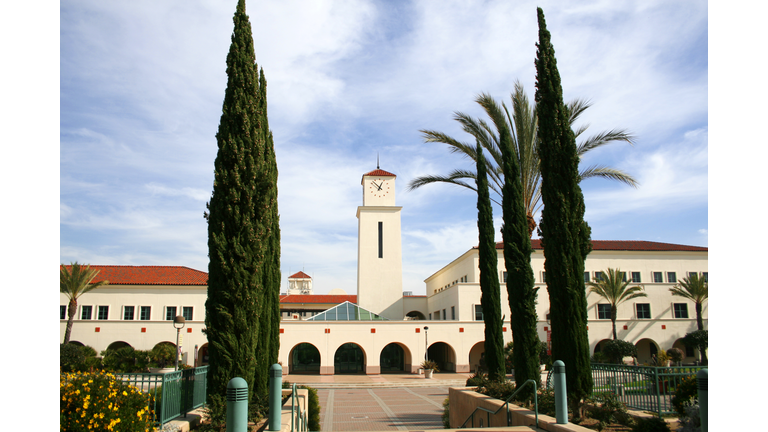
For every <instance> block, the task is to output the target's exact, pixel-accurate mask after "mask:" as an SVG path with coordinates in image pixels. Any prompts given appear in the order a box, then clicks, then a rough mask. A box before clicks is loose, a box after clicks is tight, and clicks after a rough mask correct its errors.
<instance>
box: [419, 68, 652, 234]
mask: <svg viewBox="0 0 768 432" xmlns="http://www.w3.org/2000/svg"><path fill="white" fill-rule="evenodd" d="M475 102H477V103H478V104H479V105H480V106H482V107H483V109H484V110H485V112H486V113H487V114H488V117H490V118H491V119H492V123H493V127H491V125H489V124H488V123H486V122H485V120H482V119H476V118H473V117H471V116H469V115H467V114H464V113H461V112H456V113H455V115H454V119H455V120H456V121H458V122H459V123H461V125H462V128H463V130H464V131H465V132H467V133H469V134H470V135H472V136H473V137H474V138H475V141H476V142H479V143H480V145H481V146H482V148H484V149H485V150H486V151H487V152H488V153H490V155H491V157H490V158H486V159H485V160H486V164H487V166H488V169H487V172H488V179H489V184H488V185H489V188H490V189H491V190H493V191H494V192H496V194H497V195H498V196H499V197H500V196H501V186H502V185H503V184H504V178H503V176H504V173H503V170H502V161H501V151H500V150H499V137H500V135H501V134H500V131H501V129H502V128H506V129H507V130H508V131H509V134H510V136H511V137H512V147H513V148H512V150H513V154H514V156H515V157H516V158H517V161H518V165H519V166H520V176H521V180H522V184H523V201H524V205H525V210H526V214H527V217H528V231H529V234H533V230H534V229H535V228H536V222H535V221H534V218H533V216H534V215H535V214H536V213H537V212H538V211H539V210H540V209H541V206H542V203H541V173H540V171H539V156H538V154H537V152H536V146H537V141H536V136H537V134H536V130H537V127H538V118H537V116H536V107H535V106H533V105H532V104H531V103H530V102H529V100H528V97H527V96H526V94H525V91H524V89H523V86H522V84H520V82H515V91H514V92H513V93H512V115H510V113H509V110H508V109H507V106H506V105H505V104H504V103H502V104H501V106H499V105H498V104H497V103H496V101H495V100H494V99H493V98H492V97H491V96H490V95H488V94H487V93H483V94H481V95H479V96H478V97H477V98H476V99H475ZM590 106H591V104H590V103H589V102H588V101H585V100H582V99H577V100H575V101H573V102H570V103H568V104H567V107H566V108H567V109H568V113H569V123H570V124H571V126H573V124H574V123H575V122H576V120H577V119H578V118H579V116H580V115H581V114H582V113H583V112H584V111H585V110H586V109H587V108H589V107H590ZM493 119H497V120H498V121H497V120H493ZM587 127H588V125H583V126H581V127H579V128H578V129H576V130H574V134H575V135H576V137H577V138H578V137H579V136H580V135H581V134H582V133H583V132H584V131H585V130H586V129H587ZM420 132H421V133H422V136H423V137H424V141H425V142H437V143H443V144H447V145H448V146H449V150H450V151H451V152H452V153H459V154H461V155H464V156H466V157H468V158H470V159H472V160H473V161H474V162H475V163H476V162H477V151H476V149H475V144H474V143H464V142H461V141H458V140H456V139H455V138H452V137H450V136H448V135H446V134H444V133H442V132H438V131H433V130H421V131H420ZM633 140H634V137H633V136H632V135H630V134H629V133H628V132H627V131H625V130H623V129H622V130H616V129H614V130H611V131H608V132H601V133H598V134H597V135H594V136H592V137H589V138H588V139H586V140H584V141H582V142H580V143H579V144H578V149H577V151H578V155H579V157H581V156H583V155H584V154H586V153H587V152H588V151H590V150H592V149H595V148H597V147H600V146H602V145H605V144H608V143H612V142H615V141H626V142H628V143H629V144H630V145H633V144H634V141H633ZM579 175H580V177H581V180H583V179H587V178H592V177H602V178H608V179H612V180H617V181H620V182H622V183H625V184H628V185H630V186H632V187H637V185H638V183H637V181H636V180H635V179H634V178H633V177H632V176H631V175H629V174H626V173H624V172H622V171H620V170H618V169H615V168H611V167H607V166H604V165H592V166H589V167H587V168H585V169H583V170H581V171H580V173H579ZM470 179H472V180H475V181H476V180H477V173H476V172H474V171H472V170H464V169H456V170H453V171H452V172H451V173H450V174H448V175H447V176H441V175H425V176H421V177H417V178H415V179H413V180H411V182H410V183H409V185H408V189H409V190H413V189H417V188H419V187H421V186H424V185H426V184H430V183H450V184H454V185H458V186H462V187H465V188H469V189H472V190H474V191H477V188H476V187H475V181H473V182H467V180H470ZM492 201H493V202H495V203H496V204H499V201H498V200H496V199H493V198H492Z"/></svg>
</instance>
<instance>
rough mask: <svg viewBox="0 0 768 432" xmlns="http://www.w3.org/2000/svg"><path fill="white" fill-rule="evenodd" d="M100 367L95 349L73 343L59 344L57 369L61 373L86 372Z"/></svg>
mask: <svg viewBox="0 0 768 432" xmlns="http://www.w3.org/2000/svg"><path fill="white" fill-rule="evenodd" d="M100 365H101V361H100V360H99V359H98V358H97V357H96V350H95V349H93V348H91V347H89V346H81V345H77V344H73V343H68V344H59V367H60V368H61V371H62V372H86V371H90V370H92V369H97V368H99V366H100Z"/></svg>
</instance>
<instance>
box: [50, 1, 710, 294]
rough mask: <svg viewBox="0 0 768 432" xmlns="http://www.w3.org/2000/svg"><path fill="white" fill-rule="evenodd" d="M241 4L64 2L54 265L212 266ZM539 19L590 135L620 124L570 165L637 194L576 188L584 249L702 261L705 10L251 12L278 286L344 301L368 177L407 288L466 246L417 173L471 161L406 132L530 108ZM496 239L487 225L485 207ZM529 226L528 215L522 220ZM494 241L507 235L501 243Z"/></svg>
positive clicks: (498, 4) (459, 7) (337, 5)
mask: <svg viewBox="0 0 768 432" xmlns="http://www.w3.org/2000/svg"><path fill="white" fill-rule="evenodd" d="M235 4H236V2H235V1H228V2H223V1H218V0H216V1H213V0H211V1H195V0H187V1H164V2H156V1H143V0H138V1H131V2H103V1H87V0H81V1H67V2H62V3H61V8H60V93H59V94H60V125H59V138H60V154H59V157H60V160H59V165H58V168H59V170H60V172H59V179H60V208H59V218H60V220H59V230H60V245H59V259H60V262H63V263H69V262H70V261H79V262H86V263H91V264H124V265H183V266H188V267H192V268H195V269H199V270H203V271H207V266H208V257H207V227H206V222H205V220H204V219H203V211H204V210H205V203H206V201H207V200H208V199H209V198H210V194H211V190H212V182H213V161H214V158H215V156H216V140H215V134H216V130H217V127H218V122H219V118H220V115H221V104H222V101H223V97H224V90H225V87H226V64H225V59H226V55H227V51H228V49H229V45H230V35H231V32H232V28H233V24H232V16H233V14H234V10H235ZM536 6H541V7H542V8H543V9H544V12H545V14H546V18H547V26H548V29H549V30H550V32H551V34H552V43H553V45H554V47H555V52H556V56H557V61H558V67H559V71H560V74H561V77H562V83H563V91H564V97H565V99H566V100H572V99H575V98H584V99H589V100H590V101H591V102H592V103H593V106H592V107H591V108H590V109H588V110H587V111H586V112H585V114H584V115H583V116H582V117H581V123H582V124H589V125H590V127H589V129H588V130H587V133H586V134H587V135H591V134H594V133H597V132H599V131H604V130H609V129H613V128H624V129H627V130H629V131H630V132H632V133H633V134H634V135H635V136H636V137H637V139H636V144H635V146H634V147H632V146H629V145H628V144H625V143H616V144H611V145H610V146H606V147H603V148H600V149H597V150H594V151H592V152H591V153H590V154H589V155H588V157H587V158H585V160H584V161H583V163H584V164H606V165H610V166H613V167H616V168H619V169H622V170H624V171H626V172H628V173H630V174H632V175H633V176H635V178H637V179H638V181H639V182H640V187H639V188H638V189H632V188H630V187H628V186H625V185H623V184H620V183H617V182H611V181H607V180H600V179H592V180H587V181H585V182H583V183H582V189H583V192H584V197H585V201H586V207H587V213H586V218H587V221H588V222H589V224H590V225H591V227H592V238H593V239H599V240H650V241H662V242H669V243H679V244H687V245H698V246H708V237H709V231H708V230H709V221H708V166H709V160H708V159H709V158H708V135H709V123H708V80H709V70H708V68H709V61H708V10H707V4H706V2H700V1H691V2H665V1H643V2H611V1H584V2H578V5H571V4H570V2H567V3H566V2H554V1H539V2H530V1H516V2H505V1H488V2H482V3H480V2H475V3H471V4H470V3H468V2H451V1H440V2H384V1H370V2H366V1H348V2H345V1H313V2H302V1H250V2H248V7H247V12H248V14H249V16H250V19H251V23H252V26H253V34H254V46H255V51H256V60H257V62H258V64H259V66H261V67H263V68H264V73H265V74H266V78H267V82H268V103H269V112H268V113H269V122H270V128H271V129H272V131H273V133H274V139H275V146H276V152H277V163H278V169H279V180H278V191H279V192H278V193H279V211H280V217H281V234H282V251H281V267H282V271H283V286H284V287H283V289H285V285H286V284H287V282H286V280H285V278H287V276H288V275H289V274H291V273H293V272H296V271H299V270H304V271H305V272H306V273H308V274H310V275H312V276H314V279H315V290H316V292H318V293H327V292H328V291H330V290H331V289H334V288H341V289H344V290H345V291H347V292H349V293H354V292H355V291H356V276H357V275H356V260H357V219H356V218H355V212H356V209H357V206H358V205H360V204H361V199H362V193H361V188H360V179H361V175H362V174H363V173H365V172H367V171H370V170H372V169H374V168H376V157H377V155H379V157H380V160H381V168H382V169H385V170H387V171H390V172H392V173H395V174H396V175H397V191H396V193H397V201H398V204H399V205H402V206H403V210H402V229H403V235H402V242H403V273H404V274H403V279H404V283H403V286H404V289H405V290H409V291H414V293H424V283H423V280H424V279H425V278H426V277H428V276H429V275H431V274H432V273H434V272H435V271H437V270H439V269H440V268H441V267H442V266H444V265H446V264H448V263H449V262H450V261H452V260H453V259H455V258H456V257H458V256H459V255H460V254H462V253H463V252H465V251H466V250H468V249H469V248H471V247H473V246H474V245H475V244H476V243H477V227H476V216H477V215H476V212H477V211H476V207H475V205H476V196H475V195H474V194H473V193H472V192H471V191H469V190H465V189H461V188H457V187H451V186H448V185H430V186H426V187H423V188H421V189H419V190H416V191H407V184H408V182H409V181H410V180H411V179H413V178H414V177H417V176H420V175H425V174H447V173H448V172H449V171H450V170H452V169H454V168H471V167H472V165H471V163H470V162H469V161H468V160H466V159H462V158H460V157H458V156H456V155H453V154H450V153H449V152H448V151H447V148H446V147H445V146H443V145H440V144H427V143H424V142H423V139H422V138H421V135H420V133H419V130H420V129H432V130H439V131H443V132H446V133H448V134H450V135H452V136H454V137H456V138H459V139H462V140H469V137H468V136H467V135H466V134H464V133H463V132H461V130H460V129H459V127H458V124H457V123H456V122H455V121H454V120H453V113H454V111H462V112H466V113H468V114H471V115H474V116H482V113H481V111H480V109H479V107H478V106H477V105H476V104H475V103H474V98H475V96H476V95H477V94H478V93H480V92H488V93H490V94H491V95H492V96H494V97H495V98H496V99H497V101H505V102H508V101H509V97H510V93H511V91H512V90H513V85H514V82H515V81H516V80H519V81H520V82H521V83H522V84H523V85H524V87H525V89H526V91H527V92H528V95H529V98H531V99H533V97H534V91H535V87H534V83H535V73H536V71H535V67H534V59H535V55H536V47H535V43H536V41H537V24H536ZM494 211H495V213H494V216H495V219H496V223H497V225H498V226H500V224H501V221H500V211H499V209H498V208H494ZM537 218H538V216H537ZM497 236H499V237H500V234H497Z"/></svg>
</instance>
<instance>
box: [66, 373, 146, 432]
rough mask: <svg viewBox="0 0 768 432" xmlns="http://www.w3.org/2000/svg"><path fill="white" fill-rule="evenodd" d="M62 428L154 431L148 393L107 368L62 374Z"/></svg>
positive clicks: (73, 429)
mask: <svg viewBox="0 0 768 432" xmlns="http://www.w3.org/2000/svg"><path fill="white" fill-rule="evenodd" d="M59 393H60V399H59V405H60V407H61V412H60V414H59V417H60V421H59V427H60V429H61V430H62V431H68V432H79V431H126V432H135V431H145V432H148V431H153V430H154V428H153V420H152V412H151V411H150V410H149V408H148V406H147V395H146V394H145V393H142V392H141V390H139V389H137V388H136V387H133V386H131V385H129V384H127V383H124V382H122V381H120V380H119V379H117V378H115V375H113V374H111V373H106V372H103V371H102V372H92V373H91V372H77V373H64V372H62V373H61V374H60V378H59Z"/></svg>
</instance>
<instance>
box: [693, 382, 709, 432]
mask: <svg viewBox="0 0 768 432" xmlns="http://www.w3.org/2000/svg"><path fill="white" fill-rule="evenodd" d="M708 381H709V370H708V369H702V370H700V371H698V372H697V373H696V384H697V385H698V387H699V419H701V432H707V423H708V422H707V411H708V410H709V400H708V399H709V383H708Z"/></svg>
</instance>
